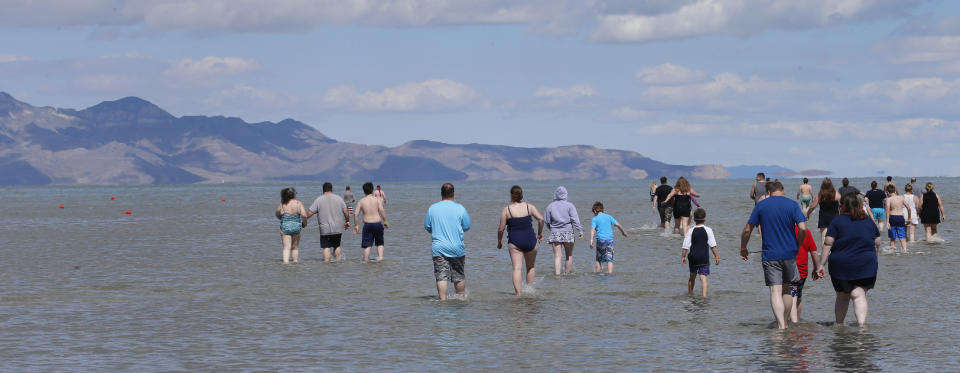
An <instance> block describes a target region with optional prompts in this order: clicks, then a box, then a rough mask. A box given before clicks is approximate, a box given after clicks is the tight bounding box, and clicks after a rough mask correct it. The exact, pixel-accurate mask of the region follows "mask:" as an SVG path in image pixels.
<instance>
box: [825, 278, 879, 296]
mask: <svg viewBox="0 0 960 373" xmlns="http://www.w3.org/2000/svg"><path fill="white" fill-rule="evenodd" d="M830 282H832V283H833V290H835V291H836V292H838V293H850V292H852V291H853V289H854V288H857V287H861V288H863V290H870V289H873V285H876V283H877V276H873V277H870V278H861V279H856V280H837V279H836V278H834V277H833V276H830Z"/></svg>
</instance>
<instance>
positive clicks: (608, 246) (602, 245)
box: [597, 238, 613, 263]
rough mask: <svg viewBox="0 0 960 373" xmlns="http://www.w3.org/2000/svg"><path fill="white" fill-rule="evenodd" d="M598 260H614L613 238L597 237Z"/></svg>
mask: <svg viewBox="0 0 960 373" xmlns="http://www.w3.org/2000/svg"><path fill="white" fill-rule="evenodd" d="M597 262H599V263H612V262H613V240H601V239H599V238H598V239H597Z"/></svg>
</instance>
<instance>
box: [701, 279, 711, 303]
mask: <svg viewBox="0 0 960 373" xmlns="http://www.w3.org/2000/svg"><path fill="white" fill-rule="evenodd" d="M709 286H710V284H708V283H707V276H704V275H700V290H702V291H703V297H704V298H706V297H707V288H708V287H709Z"/></svg>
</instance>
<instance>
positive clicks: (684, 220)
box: [680, 216, 690, 234]
mask: <svg viewBox="0 0 960 373" xmlns="http://www.w3.org/2000/svg"><path fill="white" fill-rule="evenodd" d="M688 230H690V217H689V216H683V217H680V234H687V231H688Z"/></svg>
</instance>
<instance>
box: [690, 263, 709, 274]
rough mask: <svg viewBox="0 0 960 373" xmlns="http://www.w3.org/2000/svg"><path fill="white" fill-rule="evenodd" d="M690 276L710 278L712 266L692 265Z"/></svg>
mask: <svg viewBox="0 0 960 373" xmlns="http://www.w3.org/2000/svg"><path fill="white" fill-rule="evenodd" d="M690 274H697V275H703V276H710V265H709V264H708V265H705V266H695V265H693V264H691V265H690Z"/></svg>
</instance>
